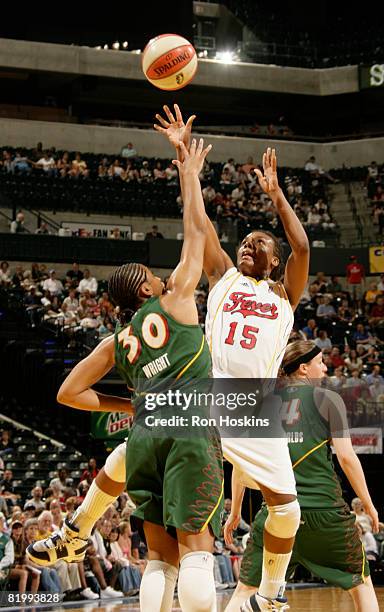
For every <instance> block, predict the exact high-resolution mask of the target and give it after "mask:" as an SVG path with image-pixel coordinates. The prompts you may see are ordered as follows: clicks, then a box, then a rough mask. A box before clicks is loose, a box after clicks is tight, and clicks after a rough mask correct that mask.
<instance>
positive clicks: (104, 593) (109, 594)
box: [100, 586, 124, 599]
mask: <svg viewBox="0 0 384 612" xmlns="http://www.w3.org/2000/svg"><path fill="white" fill-rule="evenodd" d="M117 597H124V593H123V592H122V591H115V589H113V588H112V587H110V586H107V588H106V589H102V590H101V591H100V599H111V598H114V599H116V598H117Z"/></svg>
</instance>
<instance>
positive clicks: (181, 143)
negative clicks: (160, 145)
mask: <svg viewBox="0 0 384 612" xmlns="http://www.w3.org/2000/svg"><path fill="white" fill-rule="evenodd" d="M179 147H180V149H181V153H182V154H183V155H184V159H185V158H186V157H189V151H188V149H187V147H186V146H185V144H184V143H183V141H182V140H180V141H179Z"/></svg>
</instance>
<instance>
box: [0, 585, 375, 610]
mask: <svg viewBox="0 0 384 612" xmlns="http://www.w3.org/2000/svg"><path fill="white" fill-rule="evenodd" d="M376 593H377V598H378V600H379V607H380V609H381V610H384V587H378V588H377V589H376ZM231 595H232V591H229V592H223V593H220V594H218V596H217V612H224V610H225V607H226V605H227V604H228V602H229V600H230V598H231ZM287 597H288V601H289V605H290V609H291V610H292V612H308V610H310V611H311V612H325V611H326V612H340V611H341V610H342V611H343V612H354V608H353V605H352V600H351V598H350V596H349V595H348V594H347V593H344V592H343V591H342V590H341V589H334V588H329V587H311V588H303V587H302V586H301V587H297V588H294V589H290V590H289V591H288V592H287ZM16 609H17V608H1V610H2V611H4V612H6V611H9V610H13V611H14V610H16ZM23 610H33V612H39V611H41V612H42V611H43V610H44V612H51V611H52V612H59V611H60V612H130V611H132V612H133V611H135V612H150V611H147V610H141V611H140V607H139V601H138V598H137V597H136V598H134V599H132V598H131V599H128V598H124V600H116V601H110V602H106V601H105V600H104V601H99V602H96V603H95V602H94V601H92V602H89V603H84V604H83V603H82V602H79V604H77V605H76V604H74V603H70V602H68V603H66V604H60V605H57V606H54V607H52V606H41V607H33V608H28V607H23ZM173 611H174V612H176V611H178V612H180V611H181V608H180V606H179V603H178V601H177V599H176V600H175V602H174V607H173Z"/></svg>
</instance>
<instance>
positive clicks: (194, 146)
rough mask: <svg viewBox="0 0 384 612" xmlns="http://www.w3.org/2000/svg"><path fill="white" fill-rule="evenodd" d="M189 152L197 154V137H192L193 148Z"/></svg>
mask: <svg viewBox="0 0 384 612" xmlns="http://www.w3.org/2000/svg"><path fill="white" fill-rule="evenodd" d="M189 153H190V154H191V155H195V153H196V138H192V144H191V148H190V150H189Z"/></svg>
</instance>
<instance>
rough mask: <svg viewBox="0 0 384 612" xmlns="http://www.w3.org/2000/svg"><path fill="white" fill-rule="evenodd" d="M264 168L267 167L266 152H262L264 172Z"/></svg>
mask: <svg viewBox="0 0 384 612" xmlns="http://www.w3.org/2000/svg"><path fill="white" fill-rule="evenodd" d="M266 169H267V154H266V153H263V170H264V172H265V171H266Z"/></svg>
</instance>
